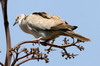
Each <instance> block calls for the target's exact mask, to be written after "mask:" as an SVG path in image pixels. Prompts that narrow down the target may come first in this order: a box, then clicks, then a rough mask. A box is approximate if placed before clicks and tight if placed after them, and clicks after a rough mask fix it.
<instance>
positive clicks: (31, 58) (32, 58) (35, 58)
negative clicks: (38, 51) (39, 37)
mask: <svg viewBox="0 0 100 66" xmlns="http://www.w3.org/2000/svg"><path fill="white" fill-rule="evenodd" d="M37 59H44V58H38V57H30V58H27V59H25V60H23V61H22V62H20V63H18V64H16V65H15V66H19V65H21V64H23V63H25V62H27V61H29V60H37Z"/></svg>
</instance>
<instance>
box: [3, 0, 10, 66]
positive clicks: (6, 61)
mask: <svg viewBox="0 0 100 66" xmlns="http://www.w3.org/2000/svg"><path fill="white" fill-rule="evenodd" d="M1 5H2V12H3V17H4V27H5V35H6V44H7V45H6V46H7V49H6V59H5V66H10V63H11V55H10V52H9V50H10V48H11V39H10V31H9V22H8V17H7V0H1Z"/></svg>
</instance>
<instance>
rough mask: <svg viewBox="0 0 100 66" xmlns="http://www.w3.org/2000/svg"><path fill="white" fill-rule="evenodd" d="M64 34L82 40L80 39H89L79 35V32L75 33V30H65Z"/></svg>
mask: <svg viewBox="0 0 100 66" xmlns="http://www.w3.org/2000/svg"><path fill="white" fill-rule="evenodd" d="M65 35H67V36H70V37H74V38H77V39H79V40H82V41H91V40H90V39H89V38H86V37H84V36H82V35H79V34H77V33H75V32H72V31H66V32H65Z"/></svg>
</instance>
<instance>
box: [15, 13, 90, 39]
mask: <svg viewBox="0 0 100 66" xmlns="http://www.w3.org/2000/svg"><path fill="white" fill-rule="evenodd" d="M16 23H18V24H19V26H20V28H21V29H22V30H23V31H24V32H26V33H29V34H32V35H34V36H35V37H36V38H39V37H42V38H41V40H45V41H48V40H52V39H55V38H56V37H58V36H60V35H65V36H70V37H75V38H78V39H80V40H83V41H90V39H88V38H85V37H83V36H81V35H79V34H76V33H74V32H73V30H74V29H76V28H77V26H71V25H68V23H67V22H65V21H64V20H63V19H61V18H60V17H58V16H54V15H49V14H47V13H45V12H35V13H32V14H30V15H27V16H26V15H25V14H21V15H18V16H17V18H16Z"/></svg>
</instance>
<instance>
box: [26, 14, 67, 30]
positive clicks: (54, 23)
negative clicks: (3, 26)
mask: <svg viewBox="0 0 100 66" xmlns="http://www.w3.org/2000/svg"><path fill="white" fill-rule="evenodd" d="M44 15H45V14H44ZM46 16H49V17H51V18H49V19H47V18H45V17H42V16H40V15H37V14H31V15H28V17H27V22H28V25H29V26H30V27H31V28H36V29H41V30H59V29H68V24H66V23H65V21H64V20H63V19H61V18H60V17H58V16H54V15H48V14H46Z"/></svg>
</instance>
